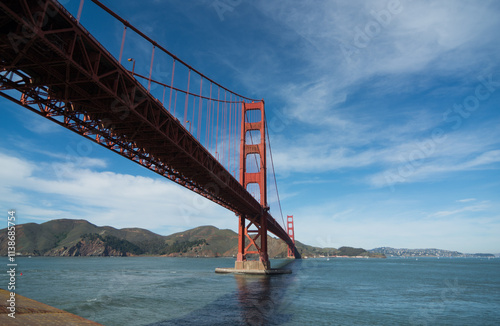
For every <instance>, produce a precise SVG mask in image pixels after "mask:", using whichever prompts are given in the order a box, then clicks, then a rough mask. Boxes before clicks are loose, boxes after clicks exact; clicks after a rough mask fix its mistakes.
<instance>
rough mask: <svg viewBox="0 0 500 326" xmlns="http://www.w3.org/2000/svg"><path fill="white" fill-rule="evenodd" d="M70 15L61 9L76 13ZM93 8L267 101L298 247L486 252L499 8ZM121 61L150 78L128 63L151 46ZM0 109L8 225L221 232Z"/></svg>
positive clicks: (113, 162)
mask: <svg viewBox="0 0 500 326" xmlns="http://www.w3.org/2000/svg"><path fill="white" fill-rule="evenodd" d="M78 2H79V1H71V2H70V1H63V2H62V3H64V4H65V6H66V7H67V8H68V9H69V10H70V11H71V12H72V13H74V14H75V15H76V11H77V9H78ZM104 3H106V4H107V5H108V6H109V7H110V8H111V9H112V10H114V11H115V12H117V13H119V14H120V15H121V16H122V17H123V18H124V19H126V20H128V21H129V22H131V23H132V24H133V25H135V26H136V27H138V28H139V29H140V30H142V31H143V32H145V33H146V34H148V35H149V36H150V37H151V38H153V39H155V40H156V41H157V42H158V43H160V44H162V45H164V46H165V47H166V48H167V49H169V50H170V51H171V52H173V53H174V54H176V55H177V56H178V57H180V58H182V59H183V60H184V61H186V62H188V63H189V64H190V65H192V66H193V67H195V68H196V69H198V70H200V71H202V72H203V73H205V74H206V75H208V76H210V77H211V78H213V79H214V80H216V81H217V82H219V83H221V84H222V85H225V86H227V87H228V88H231V89H233V90H234V91H236V92H239V93H241V94H243V95H246V96H249V97H253V98H263V99H265V101H266V115H267V119H268V126H269V131H270V137H271V142H272V149H273V156H274V163H275V168H276V173H277V180H278V187H279V191H280V197H281V205H282V207H283V213H284V214H285V215H287V214H288V215H292V214H293V215H294V217H295V233H296V238H297V239H298V240H299V241H302V242H305V243H307V244H311V245H316V246H322V247H326V246H329V247H340V246H343V245H347V246H354V247H363V248H366V249H371V248H374V247H379V246H391V247H406V248H430V247H434V248H441V249H449V250H458V251H462V252H494V253H497V252H500V237H499V236H498V234H500V204H499V194H500V137H499V136H500V128H499V127H500V109H499V104H500V60H499V58H498V53H499V50H500V39H499V36H498V35H499V34H498V32H497V31H498V30H500V4H499V3H498V2H496V1H481V2H473V1H454V2H451V1H440V2H435V1H418V2H417V1H403V0H401V1H349V2H347V1H298V0H291V1H287V2H283V1H281V2H278V1H243V0H241V1H240V0H231V1H230V0H204V1H189V2H188V1H141V2H137V1H129V0H124V1H120V2H112V1H105V2H104ZM82 17H83V18H82V23H83V25H84V26H85V27H86V28H87V29H88V30H89V31H91V32H92V33H93V34H94V35H95V36H96V37H97V39H98V40H99V41H100V42H101V43H102V44H104V45H105V46H106V47H107V48H108V49H109V50H110V51H111V53H113V54H114V55H116V56H117V54H118V51H119V46H120V40H121V33H122V29H121V28H122V27H121V26H120V24H118V23H116V22H113V20H112V19H110V18H109V17H108V16H106V15H105V14H103V13H102V12H99V11H98V10H97V9H96V7H95V6H94V5H93V4H92V3H91V2H90V1H86V3H85V6H84V9H83V16H82ZM127 51H134V57H135V58H136V61H137V66H136V69H142V70H147V69H148V63H147V64H146V63H143V62H149V61H147V60H143V61H142V62H141V60H140V59H139V58H142V56H144V57H147V56H149V55H150V49H149V48H146V47H142V46H141V45H140V44H139V43H137V44H136V45H135V46H131V45H129V46H128V47H126V49H125V52H126V53H125V54H124V56H125V57H127V56H130V54H129V53H127ZM125 64H129V63H125ZM128 68H129V69H130V68H131V67H128ZM166 71H167V68H166V66H165V65H162V63H161V62H160V63H157V64H156V65H155V67H154V74H155V75H156V76H162V74H163V78H166V77H167V76H168V73H167V72H166ZM0 107H1V111H0V112H1V119H0V167H1V169H0V180H1V182H0V207H3V210H4V211H7V209H10V208H15V209H17V211H18V218H19V220H18V221H19V222H21V223H24V222H37V223H41V222H44V221H48V220H51V219H56V218H83V219H87V220H89V221H91V222H92V223H95V224H97V225H111V226H114V227H118V228H122V227H143V228H147V229H149V230H152V231H154V232H157V233H160V234H170V233H173V232H177V231H182V230H185V229H189V228H192V227H196V226H199V225H208V224H211V225H215V226H217V227H219V228H230V229H233V230H236V226H237V220H236V218H235V216H234V214H233V213H231V212H229V211H226V210H224V209H223V208H221V207H218V206H217V205H215V204H213V203H211V202H208V201H206V200H205V199H203V198H202V197H199V196H197V195H195V194H193V193H191V192H190V191H188V190H185V189H184V188H182V187H180V186H178V185H176V184H174V183H172V182H169V181H168V180H166V179H162V178H161V177H159V176H157V175H156V174H154V173H152V172H150V171H148V170H146V169H144V168H142V167H140V166H138V165H137V164H134V163H132V162H130V161H128V160H126V159H124V158H122V157H120V156H118V155H116V154H114V153H112V152H110V151H107V150H106V149H104V148H101V147H99V146H98V145H95V144H93V143H91V142H89V141H87V140H85V139H83V138H81V137H79V136H78V135H76V134H74V133H72V132H70V131H67V130H66V129H64V128H62V127H59V126H57V125H55V124H53V123H51V122H49V121H46V120H44V119H43V118H40V117H38V116H37V115H35V114H34V113H31V112H29V111H28V110H26V109H24V108H22V107H18V106H16V105H15V104H13V103H10V102H9V101H7V100H5V99H0ZM269 184H272V179H269ZM273 190H274V189H273V187H272V186H270V192H269V201H270V202H271V208H272V212H273V215H274V216H275V217H277V219H278V220H280V217H279V210H278V209H277V204H276V195H275V194H274V192H273Z"/></svg>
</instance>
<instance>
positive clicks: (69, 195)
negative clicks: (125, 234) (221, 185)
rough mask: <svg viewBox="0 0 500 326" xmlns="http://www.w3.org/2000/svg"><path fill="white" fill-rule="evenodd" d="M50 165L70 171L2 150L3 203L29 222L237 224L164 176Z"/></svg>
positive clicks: (163, 226) (175, 226)
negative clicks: (52, 169) (58, 171)
mask: <svg viewBox="0 0 500 326" xmlns="http://www.w3.org/2000/svg"><path fill="white" fill-rule="evenodd" d="M52 164H57V165H58V166H60V167H61V168H62V169H63V170H67V171H71V172H72V173H71V174H69V173H64V174H62V175H60V176H59V178H53V177H52V176H51V175H46V174H45V173H44V171H45V170H46V169H47V168H49V166H50V165H51V164H47V163H45V164H43V166H42V168H37V167H36V166H35V164H33V163H32V162H29V161H27V160H25V159H22V158H19V157H9V156H6V155H3V154H0V167H1V169H0V171H1V172H0V173H2V175H1V178H2V184H1V185H0V193H1V194H2V195H3V196H2V200H1V202H2V206H6V207H7V206H8V207H9V208H16V209H17V210H18V211H20V212H23V215H24V217H25V218H27V219H28V218H29V219H32V220H40V221H46V220H51V219H54V218H82V219H86V220H88V221H90V222H92V223H94V224H97V225H112V226H114V227H118V228H121V227H142V228H146V229H149V230H153V231H155V230H156V231H157V232H164V233H165V232H166V233H170V232H174V231H179V230H185V229H188V228H191V227H196V226H199V225H206V224H212V225H216V226H218V227H223V228H233V229H234V228H236V219H235V218H232V217H234V214H233V213H231V212H229V211H227V210H225V209H223V208H222V207H219V206H218V205H216V204H214V203H212V202H210V201H208V200H207V199H205V198H203V197H201V196H199V195H197V194H195V193H192V192H191V191H189V190H187V189H183V188H182V187H180V186H178V185H176V184H174V183H172V182H170V181H168V180H163V179H161V178H150V177H143V176H132V175H127V174H118V173H114V172H110V171H103V172H96V171H92V170H90V169H87V168H82V167H79V166H75V165H74V164H72V163H60V162H58V163H52ZM91 165H92V164H91ZM9 208H6V209H9Z"/></svg>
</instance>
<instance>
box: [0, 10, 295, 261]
mask: <svg viewBox="0 0 500 326" xmlns="http://www.w3.org/2000/svg"><path fill="white" fill-rule="evenodd" d="M87 5H93V6H97V8H99V10H102V11H103V13H105V14H106V15H108V16H109V17H110V19H112V20H113V21H114V23H115V24H119V25H121V28H122V37H121V40H120V42H117V43H118V44H120V47H119V48H118V49H111V50H110V49H106V48H105V47H104V46H103V45H102V44H101V43H100V42H99V41H98V40H97V39H96V38H95V37H94V36H93V35H92V34H91V33H90V32H89V31H88V30H87V29H85V28H84V26H83V23H82V18H83V17H82V16H83V13H84V6H87ZM137 44H141V46H140V48H141V49H142V50H143V49H144V48H149V49H150V57H149V58H148V61H149V65H148V66H149V70H146V71H142V70H144V69H142V70H141V69H140V67H139V66H138V67H136V60H139V59H138V58H139V57H138V56H139V55H140V54H138V53H137V51H138V48H139V46H137ZM134 50H135V51H136V52H135V53H134ZM112 53H114V55H113V54H112ZM136 58H137V59H136ZM160 63H161V66H162V67H168V69H166V70H162V72H161V77H162V78H159V76H157V75H158V73H157V71H153V68H154V67H155V64H160ZM165 76H167V78H165ZM165 79H167V80H165ZM0 95H1V96H3V97H4V98H6V99H8V100H10V101H12V102H14V103H17V104H18V105H20V106H22V107H24V108H26V109H28V110H31V111H33V112H35V113H37V114H38V115H40V116H42V117H44V118H46V119H49V120H51V121H53V122H54V123H57V124H59V125H61V126H63V127H65V128H67V129H69V130H71V131H73V132H76V133H78V134H79V135H81V136H83V137H85V138H87V139H89V140H91V141H93V142H95V143H97V144H99V145H101V146H103V147H105V148H107V149H109V150H111V151H114V152H115V153H117V154H119V155H121V156H123V157H125V158H127V159H129V160H131V161H133V162H135V163H137V164H140V165H142V166H143V167H145V168H147V169H149V170H151V171H153V172H155V173H157V174H159V175H161V176H163V177H165V178H167V179H170V180H171V181H173V182H176V183H177V184H180V185H181V186H183V187H185V188H188V189H189V190H191V191H193V192H195V193H197V194H199V195H201V196H203V197H205V198H207V199H209V200H211V201H213V202H215V203H217V204H219V205H221V206H223V207H225V208H227V209H228V210H230V211H232V212H234V213H235V214H236V215H237V216H238V233H239V240H238V254H237V258H236V263H235V269H236V270H264V271H267V270H271V266H270V263H269V257H268V250H267V233H268V232H271V233H272V234H274V235H276V236H277V237H278V238H280V239H281V240H283V241H284V242H285V243H286V245H287V247H288V256H289V257H295V258H300V254H299V252H298V251H297V248H296V247H295V243H294V242H295V241H294V228H293V217H291V216H287V221H286V223H285V221H284V219H283V215H282V213H281V220H282V223H283V225H281V224H280V223H279V222H278V221H277V220H276V219H275V218H274V217H273V216H272V215H271V214H270V211H269V206H268V203H267V175H266V172H267V150H268V149H269V154H270V155H269V157H270V158H271V163H272V152H271V150H270V143H269V132H268V130H267V128H266V115H265V109H264V101H263V100H260V99H252V98H249V97H245V96H243V95H240V94H238V93H236V92H234V91H232V90H230V89H229V88H226V87H224V86H223V85H221V84H219V83H217V82H216V81H214V80H212V79H210V78H209V77H207V76H206V75H204V74H203V73H201V72H200V71H198V70H197V69H195V68H194V67H192V66H190V65H189V64H187V63H186V62H184V61H183V60H181V59H180V58H178V57H177V56H175V55H174V54H172V53H171V52H169V51H168V50H167V49H166V48H164V47H163V46H162V45H160V44H159V43H157V42H155V41H154V40H152V39H151V38H150V37H148V36H147V35H146V34H144V33H143V32H141V31H140V30H139V29H137V28H136V27H134V26H133V25H132V24H130V23H129V22H128V21H127V20H125V19H123V18H122V17H120V16H119V15H118V14H116V13H115V12H113V11H112V10H110V9H109V8H108V7H106V6H105V5H103V4H102V3H101V2H99V1H97V0H90V1H87V3H85V2H84V0H81V1H80V3H79V8H78V13H77V15H76V16H74V15H72V14H71V13H70V12H69V11H68V10H67V9H66V8H65V7H64V6H62V5H61V4H60V3H58V2H57V1H55V0H2V2H1V3H0ZM271 166H272V170H273V174H274V165H273V164H271ZM274 182H276V178H275V177H274ZM276 190H277V187H276ZM278 201H279V196H278ZM280 212H281V205H280ZM256 256H257V257H258V260H251V258H252V257H256Z"/></svg>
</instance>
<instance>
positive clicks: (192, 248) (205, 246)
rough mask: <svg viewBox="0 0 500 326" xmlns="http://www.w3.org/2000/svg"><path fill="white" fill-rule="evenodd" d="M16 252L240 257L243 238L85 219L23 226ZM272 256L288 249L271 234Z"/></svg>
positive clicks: (329, 252) (349, 252)
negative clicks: (163, 232)
mask: <svg viewBox="0 0 500 326" xmlns="http://www.w3.org/2000/svg"><path fill="white" fill-rule="evenodd" d="M7 242H8V239H7V229H3V230H0V255H3V256H5V255H7ZM296 246H297V249H298V250H299V252H300V253H301V255H302V257H318V256H333V255H338V256H369V257H379V256H380V255H377V254H373V253H368V252H367V251H366V250H364V249H361V248H350V247H341V248H339V249H335V248H317V247H312V246H308V245H305V244H302V243H300V242H299V241H296ZM16 248H17V252H18V253H20V254H22V255H31V256H44V255H45V256H133V255H165V256H174V257H175V256H182V257H235V256H236V253H237V248H238V234H236V233H235V232H234V231H232V230H228V229H222V230H221V229H218V228H216V227H214V226H200V227H197V228H194V229H190V230H187V231H184V232H179V233H174V234H171V235H168V236H162V235H159V234H156V233H153V232H151V231H148V230H145V229H140V228H124V229H116V228H113V227H111V226H96V225H94V224H92V223H89V222H87V221H85V220H70V219H61V220H52V221H48V222H45V223H42V224H36V223H27V224H21V225H18V226H17V227H16ZM268 254H269V257H270V258H285V257H286V255H287V246H286V244H285V243H284V242H283V241H282V240H280V239H277V238H274V237H272V236H268ZM382 256H383V255H382ZM250 258H252V257H250Z"/></svg>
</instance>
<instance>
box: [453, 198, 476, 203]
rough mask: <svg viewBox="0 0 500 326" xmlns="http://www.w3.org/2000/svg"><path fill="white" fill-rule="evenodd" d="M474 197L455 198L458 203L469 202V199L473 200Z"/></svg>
mask: <svg viewBox="0 0 500 326" xmlns="http://www.w3.org/2000/svg"><path fill="white" fill-rule="evenodd" d="M475 200H476V198H464V199H459V200H457V202H458V203H468V202H471V201H475Z"/></svg>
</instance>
